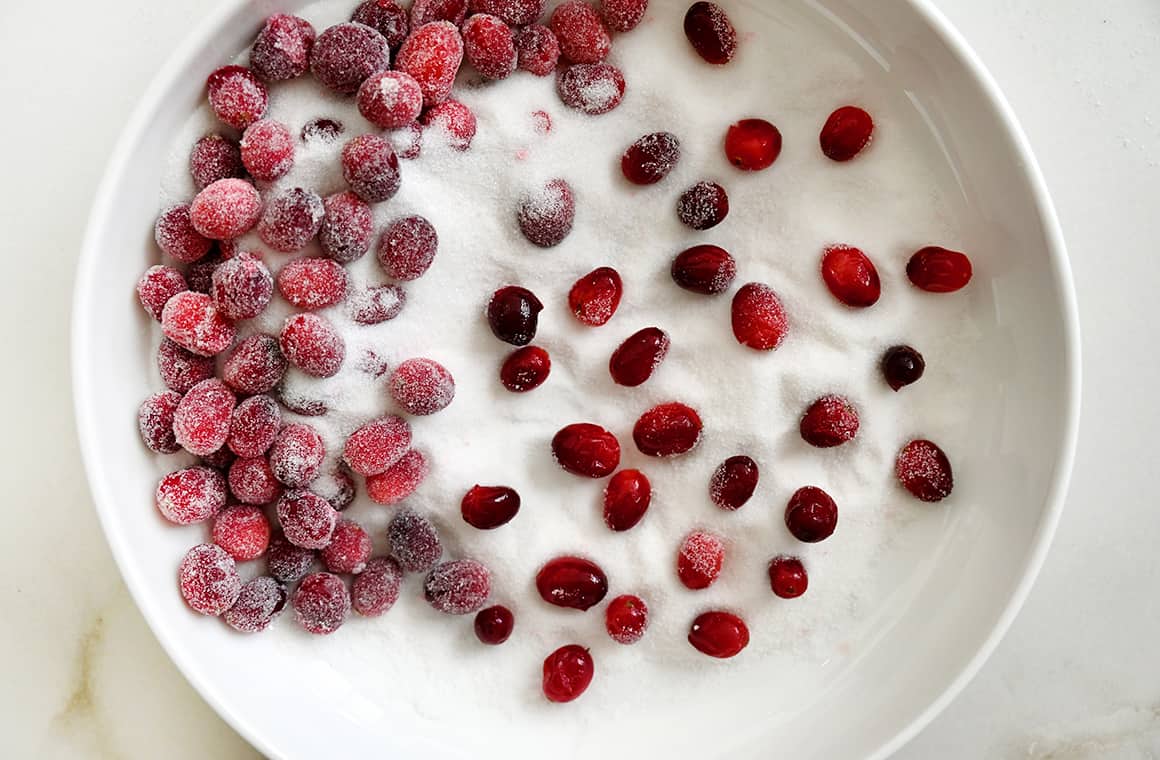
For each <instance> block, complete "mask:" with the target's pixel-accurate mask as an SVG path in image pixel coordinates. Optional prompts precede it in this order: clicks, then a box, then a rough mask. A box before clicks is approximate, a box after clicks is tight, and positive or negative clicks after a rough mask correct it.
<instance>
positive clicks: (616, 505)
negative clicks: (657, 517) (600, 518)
mask: <svg viewBox="0 0 1160 760" xmlns="http://www.w3.org/2000/svg"><path fill="white" fill-rule="evenodd" d="M651 502H652V484H650V483H649V482H648V478H647V477H645V474H644V473H643V472H641V471H640V470H621V471H620V472H618V473H616V474H615V475H613V476H612V479H611V480H609V481H608V488H606V489H605V490H604V524H605V525H607V526H608V527H609V529H610V530H614V531H625V530H629V529H630V528H632V527H634V526H635V525H636V524H637V523H638V522H640V521H641V518H643V517H644V513H645V512H647V511H648V506H649V504H650V503H651Z"/></svg>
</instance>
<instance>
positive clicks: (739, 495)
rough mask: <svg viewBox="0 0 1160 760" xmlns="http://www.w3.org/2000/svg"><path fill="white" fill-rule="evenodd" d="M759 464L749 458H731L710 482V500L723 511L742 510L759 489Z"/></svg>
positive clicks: (721, 466)
mask: <svg viewBox="0 0 1160 760" xmlns="http://www.w3.org/2000/svg"><path fill="white" fill-rule="evenodd" d="M757 479H758V469H757V462H754V461H753V460H752V459H750V458H749V457H747V456H744V455H739V456H734V457H729V458H728V459H726V460H725V461H724V462H722V463H721V465H720V466H719V467H717V470H716V471H715V472H714V473H713V478H712V479H711V480H710V481H709V498H710V499H712V500H713V503H714V504H716V505H717V506H718V507H720V508H721V509H727V510H730V511H732V510H734V509H740V508H741V507H742V506H744V504H745V502H747V501H749V498H750V497H751V496H753V492H754V490H756V488H757Z"/></svg>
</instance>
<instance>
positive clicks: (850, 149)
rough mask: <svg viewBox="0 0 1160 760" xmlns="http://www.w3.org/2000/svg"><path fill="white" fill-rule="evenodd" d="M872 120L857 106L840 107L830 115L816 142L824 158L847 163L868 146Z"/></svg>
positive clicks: (872, 126)
mask: <svg viewBox="0 0 1160 760" xmlns="http://www.w3.org/2000/svg"><path fill="white" fill-rule="evenodd" d="M873 133H874V120H873V119H871V118H870V114H868V113H866V112H865V111H863V110H862V109H861V108H858V107H857V106H842V107H841V108H839V109H838V110H836V111H834V112H833V113H832V114H830V118H828V119H826V123H825V125H824V126H822V133H821V134H820V135H819V136H818V141H819V142H820V143H821V146H822V153H824V154H825V155H826V158H829V159H832V160H834V161H849V160H850V159H851V158H853V157H854V156H856V155H858V154H859V153H861V152H862V149H863V148H865V147H866V146H867V145H869V144H870V138H871V136H872V135H873Z"/></svg>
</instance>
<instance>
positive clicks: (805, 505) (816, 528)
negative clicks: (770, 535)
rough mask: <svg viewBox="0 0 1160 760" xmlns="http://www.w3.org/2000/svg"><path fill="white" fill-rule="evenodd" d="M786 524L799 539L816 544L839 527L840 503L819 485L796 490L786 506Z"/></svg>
mask: <svg viewBox="0 0 1160 760" xmlns="http://www.w3.org/2000/svg"><path fill="white" fill-rule="evenodd" d="M785 526H786V527H787V528H789V532H790V533H792V534H793V537H794V538H796V539H797V540H798V541H804V542H806V543H807V544H815V543H817V542H818V541H821V540H823V539H826V538H829V537H830V535H831V534H832V533H833V532H834V528H836V527H838V505H837V504H835V503H834V500H833V499H832V498H830V495H829V494H828V493H826V492H825V491H823V490H822V489H820V488H818V487H817V486H804V487H802V488H799V489H798V490H796V491H794V494H793V496H791V497H790V499H789V504H787V505H786V507H785Z"/></svg>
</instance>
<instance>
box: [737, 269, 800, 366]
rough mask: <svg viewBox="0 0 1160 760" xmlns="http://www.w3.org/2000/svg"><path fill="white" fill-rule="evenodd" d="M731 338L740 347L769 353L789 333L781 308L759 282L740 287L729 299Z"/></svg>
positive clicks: (779, 301)
mask: <svg viewBox="0 0 1160 760" xmlns="http://www.w3.org/2000/svg"><path fill="white" fill-rule="evenodd" d="M732 311H733V335H734V337H736V338H737V342H738V343H740V344H741V345H743V346H749V347H750V348H753V349H756V350H758V351H772V350H773V349H775V348H777V347H778V346H779V345H781V341H782V340H783V339H784V338H785V334H786V333H787V332H788V331H789V320H788V319H787V318H786V315H785V309H784V308H783V307H782V305H781V300H780V299H778V297H777V293H774V292H773V288H771V287H769V286H768V285H764V284H762V283H760V282H751V283H748V284H746V285H742V286H741V289H740V290H738V291H737V294H736V295H735V296H733V309H732Z"/></svg>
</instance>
